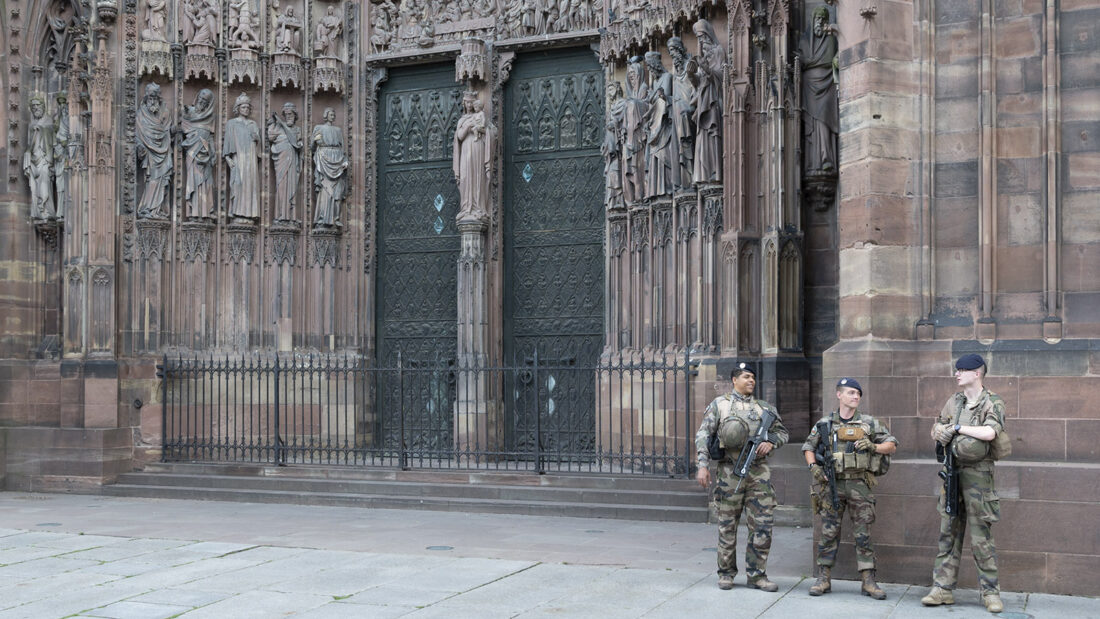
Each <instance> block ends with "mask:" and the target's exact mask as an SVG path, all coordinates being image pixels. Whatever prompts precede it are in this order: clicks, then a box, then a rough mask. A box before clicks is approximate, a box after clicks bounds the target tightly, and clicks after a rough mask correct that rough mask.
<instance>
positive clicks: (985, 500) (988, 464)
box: [921, 354, 1005, 613]
mask: <svg viewBox="0 0 1100 619" xmlns="http://www.w3.org/2000/svg"><path fill="white" fill-rule="evenodd" d="M985 372H986V366H985V360H984V359H982V357H981V356H980V355H975V354H969V355H963V356H962V357H959V360H958V361H956V362H955V382H956V383H957V384H958V386H959V387H960V388H962V391H961V392H960V393H956V394H955V395H953V396H951V398H950V399H948V400H947V403H946V404H944V406H943V410H941V411H940V415H939V418H938V419H937V420H936V423H935V424H934V425H933V426H932V438H933V439H935V440H936V441H938V442H939V443H940V444H941V445H944V446H945V447H947V448H948V449H951V450H952V451H953V453H954V454H955V457H956V462H957V464H958V467H959V487H960V488H961V493H960V497H959V511H960V512H961V513H959V514H958V515H956V516H949V515H947V514H946V513H944V512H945V510H944V501H945V496H944V494H943V492H942V491H941V492H940V502H939V510H940V543H939V554H937V555H936V563H935V566H934V567H933V569H932V584H933V587H932V590H931V591H930V592H929V593H928V595H926V596H924V597H923V598H921V603H922V604H924V605H925V606H939V605H940V604H954V603H955V597H954V595H953V594H952V592H951V591H952V589H954V588H955V584H956V582H957V581H958V573H959V558H960V556H961V555H962V545H963V535H964V534H965V533H966V529H967V528H969V529H970V546H971V547H972V549H973V551H974V561H975V563H977V565H978V582H979V584H980V585H981V589H982V603H983V604H984V605H985V607H986V610H988V611H989V612H991V613H998V612H1001V611H1002V610H1004V604H1003V603H1001V594H1000V593H1001V592H1000V586H999V585H998V583H997V548H996V546H995V545H994V543H993V532H992V531H991V525H992V524H993V523H994V522H997V521H998V520H1000V519H1001V501H1000V499H999V498H997V493H996V492H995V491H994V489H993V458H992V457H991V453H990V449H989V444H990V443H991V442H992V441H993V440H994V439H995V438H997V434H999V433H1000V432H1002V431H1004V423H1005V404H1004V400H1002V399H1001V397H1000V396H998V395H997V394H995V393H993V392H992V391H990V390H988V389H986V388H985V387H984V386H983V385H982V379H983V378H984V377H985Z"/></svg>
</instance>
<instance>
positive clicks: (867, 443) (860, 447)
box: [854, 436, 875, 452]
mask: <svg viewBox="0 0 1100 619" xmlns="http://www.w3.org/2000/svg"><path fill="white" fill-rule="evenodd" d="M854 447H855V448H856V451H867V452H873V451H875V444H874V443H873V442H871V439H869V438H867V437H866V436H865V437H863V438H861V439H859V440H858V441H856V443H855V445H854Z"/></svg>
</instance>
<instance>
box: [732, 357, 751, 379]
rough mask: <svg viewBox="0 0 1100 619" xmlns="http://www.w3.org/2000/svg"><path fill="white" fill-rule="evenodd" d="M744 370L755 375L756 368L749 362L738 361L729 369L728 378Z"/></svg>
mask: <svg viewBox="0 0 1100 619" xmlns="http://www.w3.org/2000/svg"><path fill="white" fill-rule="evenodd" d="M744 372H748V373H749V374H752V375H753V376H756V368H754V367H752V364H751V363H746V362H744V361H738V362H737V363H735V364H733V369H732V370H730V378H733V377H734V376H738V375H740V374H742V373H744Z"/></svg>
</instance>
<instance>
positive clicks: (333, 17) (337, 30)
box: [313, 0, 393, 57]
mask: <svg viewBox="0 0 1100 619" xmlns="http://www.w3.org/2000/svg"><path fill="white" fill-rule="evenodd" d="M387 3H388V4H389V5H390V6H393V3H392V2H389V0H387ZM379 8H380V9H381V14H380V15H379V20H378V22H381V21H383V20H384V26H385V30H384V32H385V38H386V40H385V42H384V44H383V45H381V46H379V41H378V40H376V38H377V37H378V35H379V34H381V32H383V31H380V30H379V29H378V25H379V23H378V22H376V23H375V26H374V34H372V35H371V42H372V43H373V44H374V46H375V49H384V48H385V46H386V45H389V37H390V33H389V30H390V26H389V24H390V22H389V19H390V18H389V13H388V12H387V9H386V8H385V7H384V6H380V7H379ZM343 31H344V22H343V20H341V19H340V16H339V15H337V14H336V7H334V6H330V7H328V9H326V10H325V16H324V17H322V18H321V21H319V22H317V28H316V30H315V31H314V33H313V52H314V53H315V54H316V55H318V56H329V57H336V56H337V50H338V49H339V47H338V44H339V41H340V35H341V34H342V33H343Z"/></svg>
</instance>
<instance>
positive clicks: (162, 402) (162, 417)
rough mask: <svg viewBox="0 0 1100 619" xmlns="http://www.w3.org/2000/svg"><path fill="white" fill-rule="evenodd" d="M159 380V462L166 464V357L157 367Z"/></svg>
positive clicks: (162, 358) (165, 356)
mask: <svg viewBox="0 0 1100 619" xmlns="http://www.w3.org/2000/svg"><path fill="white" fill-rule="evenodd" d="M157 378H159V379H160V461H161V462H168V453H167V449H168V355H167V354H165V355H164V356H163V357H161V361H160V365H158V366H157Z"/></svg>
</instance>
